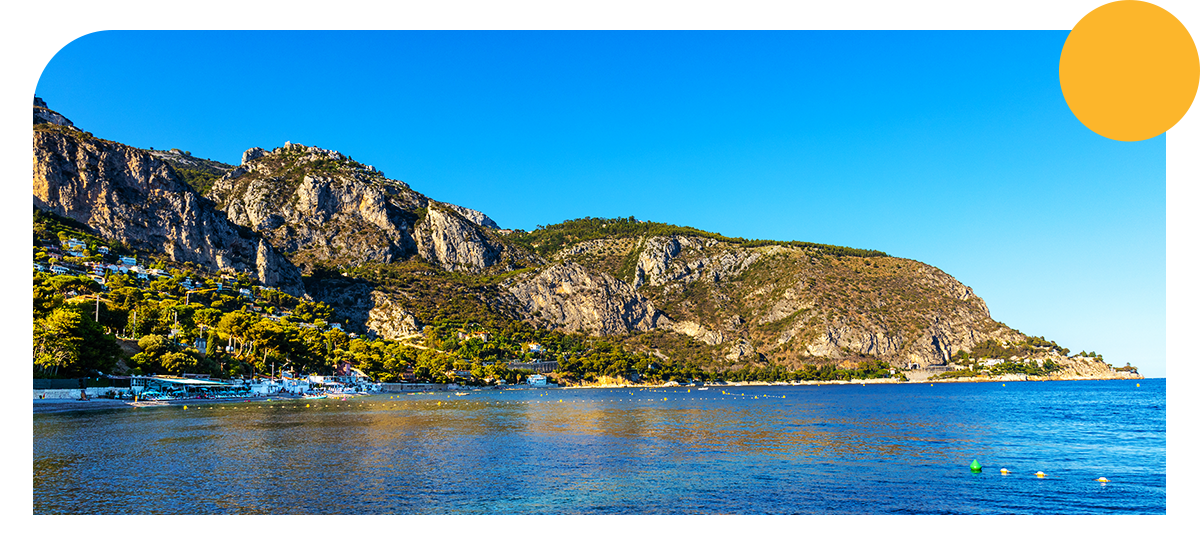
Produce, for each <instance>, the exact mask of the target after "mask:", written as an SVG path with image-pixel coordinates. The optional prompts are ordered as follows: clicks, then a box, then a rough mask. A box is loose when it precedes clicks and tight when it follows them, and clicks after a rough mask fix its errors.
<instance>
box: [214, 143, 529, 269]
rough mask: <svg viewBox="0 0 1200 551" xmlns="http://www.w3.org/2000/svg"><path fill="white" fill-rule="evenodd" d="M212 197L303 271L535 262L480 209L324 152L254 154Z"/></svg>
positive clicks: (290, 147)
mask: <svg viewBox="0 0 1200 551" xmlns="http://www.w3.org/2000/svg"><path fill="white" fill-rule="evenodd" d="M208 197H210V198H212V199H213V200H214V201H215V202H216V204H217V205H218V207H219V208H221V209H223V210H225V211H226V212H227V213H228V214H229V218H230V219H231V220H233V221H234V222H236V223H239V224H242V225H245V226H248V227H250V228H253V229H255V230H256V231H259V232H262V233H263V234H264V235H266V236H268V238H269V239H270V241H271V243H272V244H273V245H274V246H275V247H276V248H277V249H279V250H281V251H283V252H285V253H287V254H288V255H289V256H290V258H292V260H293V261H294V262H296V263H297V264H298V265H300V266H301V267H302V268H303V269H304V270H305V271H311V269H312V268H313V267H315V266H318V265H327V266H328V265H358V264H363V263H372V262H374V263H389V262H398V261H402V260H405V259H408V258H410V257H412V256H414V255H417V256H420V257H421V258H423V259H424V260H425V261H427V262H429V263H430V264H433V265H434V266H437V267H440V268H442V269H444V270H447V271H467V272H481V271H484V270H486V269H488V268H491V267H493V266H497V265H501V264H503V266H502V267H501V268H498V269H514V268H519V267H522V266H525V265H528V264H529V263H531V262H539V260H538V259H537V258H536V257H534V256H533V255H530V254H527V253H526V252H524V251H523V250H520V249H512V248H511V247H508V246H506V245H505V244H504V243H503V241H502V240H500V239H498V238H497V236H496V234H495V233H494V231H493V230H494V228H495V226H496V224H495V222H493V221H492V220H491V219H490V218H488V217H487V216H485V215H484V214H483V213H480V212H478V211H475V210H471V209H468V208H465V207H460V206H457V205H450V204H447V203H441V202H438V201H433V200H430V199H429V198H427V197H425V196H424V195H422V194H420V193H418V192H416V191H414V190H412V189H411V188H410V187H409V186H408V184H405V183H404V182H401V181H399V180H392V179H389V178H386V177H385V176H384V175H383V173H381V172H380V171H378V170H376V169H375V168H374V167H372V166H368V165H363V164H361V163H358V162H356V161H354V160H353V159H351V158H349V157H348V156H346V155H343V154H342V153H339V152H337V151H331V150H327V149H321V148H319V147H311V146H304V145H300V144H292V143H288V144H285V145H284V146H283V147H280V148H276V149H274V150H272V151H266V150H264V149H260V148H253V149H250V150H248V151H246V153H245V154H243V156H242V164H241V165H240V166H238V167H237V168H235V169H234V170H232V171H230V172H228V173H227V174H225V175H224V176H223V177H222V178H221V179H219V180H217V181H216V182H215V183H214V184H213V186H212V189H211V190H210V191H209V193H208Z"/></svg>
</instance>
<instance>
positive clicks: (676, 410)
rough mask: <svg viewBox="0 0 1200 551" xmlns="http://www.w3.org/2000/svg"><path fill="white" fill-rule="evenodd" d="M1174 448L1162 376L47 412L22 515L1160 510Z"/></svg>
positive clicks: (537, 392) (471, 394) (548, 392)
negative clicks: (28, 506) (29, 505)
mask: <svg viewBox="0 0 1200 551" xmlns="http://www.w3.org/2000/svg"><path fill="white" fill-rule="evenodd" d="M1166 436H1167V432H1166V380H1165V379H1144V380H1115V381H1043V382H1005V383H1000V382H995V383H938V384H867V385H859V384H822V385H819V386H818V385H805V386H781V385H771V386H710V387H696V386H691V387H671V388H604V389H578V388H568V389H558V388H546V389H522V390H480V391H466V392H462V393H461V395H460V393H456V392H436V393H423V394H383V395H373V396H359V397H353V398H348V399H345V400H341V399H338V400H335V399H322V400H302V399H281V400H271V401H269V402H266V401H258V402H228V403H219V404H203V405H199V404H194V405H190V406H188V407H187V408H186V409H185V408H184V407H183V406H182V405H171V406H163V407H148V408H127V409H113V410H98V411H78V412H61V413H39V414H35V415H34V416H33V512H34V513H35V514H47V515H49V514H71V515H107V514H138V515H185V514H186V515H193V514H200V515H204V514H212V515H238V514H270V515H560V514H565V515H716V514H732V515H1164V514H1165V513H1166V479H1167V472H1166V444H1167V441H1166ZM973 461H975V462H978V463H979V465H980V466H981V469H980V470H979V472H972V469H971V464H972V462H973ZM1002 469H1003V470H1002ZM1005 472H1007V474H1004V473H1005ZM1039 472H1040V473H1042V476H1040V477H1039V476H1038V474H1037V473H1039ZM1101 478H1103V479H1105V480H1107V482H1102V481H1100V479H1101Z"/></svg>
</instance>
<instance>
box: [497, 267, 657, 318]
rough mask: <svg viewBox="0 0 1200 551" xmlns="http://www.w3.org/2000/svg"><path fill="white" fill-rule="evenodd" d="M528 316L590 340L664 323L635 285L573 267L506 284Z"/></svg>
mask: <svg viewBox="0 0 1200 551" xmlns="http://www.w3.org/2000/svg"><path fill="white" fill-rule="evenodd" d="M507 290H508V292H509V293H511V294H512V295H513V296H514V297H515V298H516V300H517V303H518V304H519V305H520V308H521V309H522V310H523V311H524V312H525V314H526V316H527V317H528V318H530V319H531V320H532V321H534V322H535V323H538V324H539V325H543V326H548V327H552V328H558V329H563V330H566V331H572V332H580V333H587V334H591V335H614V334H623V333H628V332H630V331H648V330H650V329H653V328H655V327H656V326H658V324H659V322H660V321H666V320H665V318H664V316H663V315H662V313H661V312H659V311H658V309H656V308H655V307H654V305H653V304H652V303H651V302H650V301H648V300H646V299H645V298H644V297H642V296H641V295H639V294H638V293H637V292H636V291H635V290H634V289H633V287H632V286H631V285H629V284H628V283H625V282H623V281H620V280H618V279H616V278H614V277H612V276H610V275H608V274H603V273H595V272H592V271H589V270H588V269H586V268H584V267H583V266H580V265H579V264H575V263H572V262H566V263H563V264H556V265H551V266H549V267H547V268H545V269H544V270H542V271H541V272H540V273H538V274H536V275H534V276H531V277H524V278H518V279H517V280H516V281H512V282H510V283H508V285H507Z"/></svg>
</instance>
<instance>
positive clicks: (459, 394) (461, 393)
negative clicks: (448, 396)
mask: <svg viewBox="0 0 1200 551" xmlns="http://www.w3.org/2000/svg"><path fill="white" fill-rule="evenodd" d="M468 394H470V393H469V392H455V393H454V395H455V396H467V395H468Z"/></svg>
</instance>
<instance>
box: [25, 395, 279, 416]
mask: <svg viewBox="0 0 1200 551" xmlns="http://www.w3.org/2000/svg"><path fill="white" fill-rule="evenodd" d="M287 398H290V397H289V396H250V397H246V398H232V399H230V398H226V399H213V400H180V401H176V402H167V403H166V404H164V405H163V406H153V407H165V406H190V405H208V404H234V403H241V402H266V401H269V400H278V399H287ZM297 399H299V398H297ZM136 407H137V406H132V405H129V403H128V402H127V401H126V400H120V399H115V398H92V399H91V400H86V401H84V400H79V399H69V398H66V399H64V398H41V399H39V398H34V400H33V413H34V414H38V413H64V412H72V411H100V410H109V409H135V408H136Z"/></svg>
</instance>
